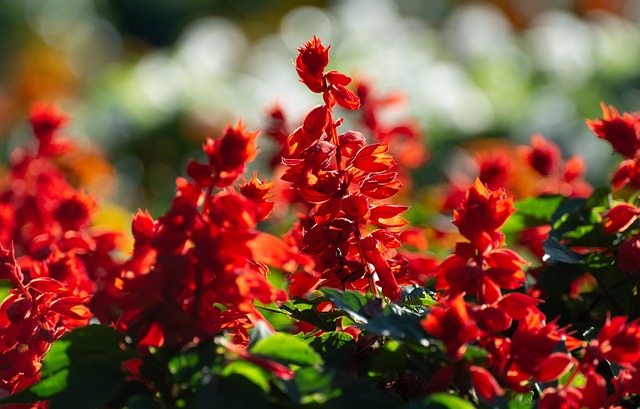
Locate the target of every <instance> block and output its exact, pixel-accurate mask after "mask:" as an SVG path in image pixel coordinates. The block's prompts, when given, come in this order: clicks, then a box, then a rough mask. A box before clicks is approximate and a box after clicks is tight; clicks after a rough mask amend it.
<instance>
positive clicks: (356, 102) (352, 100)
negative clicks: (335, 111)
mask: <svg viewBox="0 0 640 409" xmlns="http://www.w3.org/2000/svg"><path fill="white" fill-rule="evenodd" d="M329 92H330V93H331V95H332V96H333V97H334V98H335V100H336V102H337V103H338V105H340V106H341V107H343V108H346V109H348V110H350V111H355V110H356V109H358V108H360V98H358V96H357V95H356V94H354V93H353V92H351V91H350V90H349V89H347V88H346V87H344V86H343V85H332V86H331V88H329Z"/></svg>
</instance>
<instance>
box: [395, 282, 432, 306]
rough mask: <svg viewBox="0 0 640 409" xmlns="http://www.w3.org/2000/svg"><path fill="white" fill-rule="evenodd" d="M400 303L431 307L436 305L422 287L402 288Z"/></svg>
mask: <svg viewBox="0 0 640 409" xmlns="http://www.w3.org/2000/svg"><path fill="white" fill-rule="evenodd" d="M400 288H402V303H403V304H405V305H422V306H425V307H431V306H433V305H438V303H437V302H436V301H435V300H434V299H433V297H432V296H431V295H430V294H429V293H428V292H427V290H426V289H425V288H424V287H419V286H414V287H411V286H402V287H400Z"/></svg>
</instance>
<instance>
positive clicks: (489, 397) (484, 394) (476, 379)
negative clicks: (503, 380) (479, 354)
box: [469, 365, 504, 402]
mask: <svg viewBox="0 0 640 409" xmlns="http://www.w3.org/2000/svg"><path fill="white" fill-rule="evenodd" d="M469 374H470V375H471V383H472V384H473V388H474V389H475V390H476V393H477V394H478V396H480V397H481V398H482V399H484V400H486V401H488V402H492V401H493V400H494V399H495V398H496V397H498V396H502V395H504V390H503V389H502V387H501V386H500V385H499V384H498V381H496V378H494V377H493V375H491V373H490V372H489V371H487V370H486V369H484V368H482V367H479V366H475V365H472V366H471V367H469Z"/></svg>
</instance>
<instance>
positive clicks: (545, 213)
mask: <svg viewBox="0 0 640 409" xmlns="http://www.w3.org/2000/svg"><path fill="white" fill-rule="evenodd" d="M564 200H565V198H564V197H563V196H559V195H551V196H540V197H534V198H530V199H525V200H521V201H518V202H516V203H515V204H514V207H515V208H516V212H515V213H514V214H512V215H511V216H510V217H509V219H508V220H507V222H506V223H505V225H504V227H503V228H502V231H503V232H505V233H511V232H519V231H520V230H522V229H524V228H527V227H535V226H542V225H545V224H549V222H550V221H551V217H552V216H553V214H554V213H555V211H556V209H557V208H558V206H559V205H560V204H561V203H562V202H563V201H564Z"/></svg>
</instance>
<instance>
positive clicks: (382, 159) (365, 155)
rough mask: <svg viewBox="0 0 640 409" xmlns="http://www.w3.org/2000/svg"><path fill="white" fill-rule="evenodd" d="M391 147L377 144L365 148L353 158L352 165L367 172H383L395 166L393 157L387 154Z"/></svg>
mask: <svg viewBox="0 0 640 409" xmlns="http://www.w3.org/2000/svg"><path fill="white" fill-rule="evenodd" d="M388 150H389V145H387V144H386V143H377V144H374V145H366V146H363V147H362V149H360V150H359V151H358V153H356V156H355V157H354V158H353V162H352V165H353V166H354V167H355V168H358V169H361V170H364V171H365V172H383V171H385V170H388V169H389V168H390V167H392V166H393V165H395V162H394V160H393V157H392V156H391V155H389V154H387V153H386V152H387V151H388Z"/></svg>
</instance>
